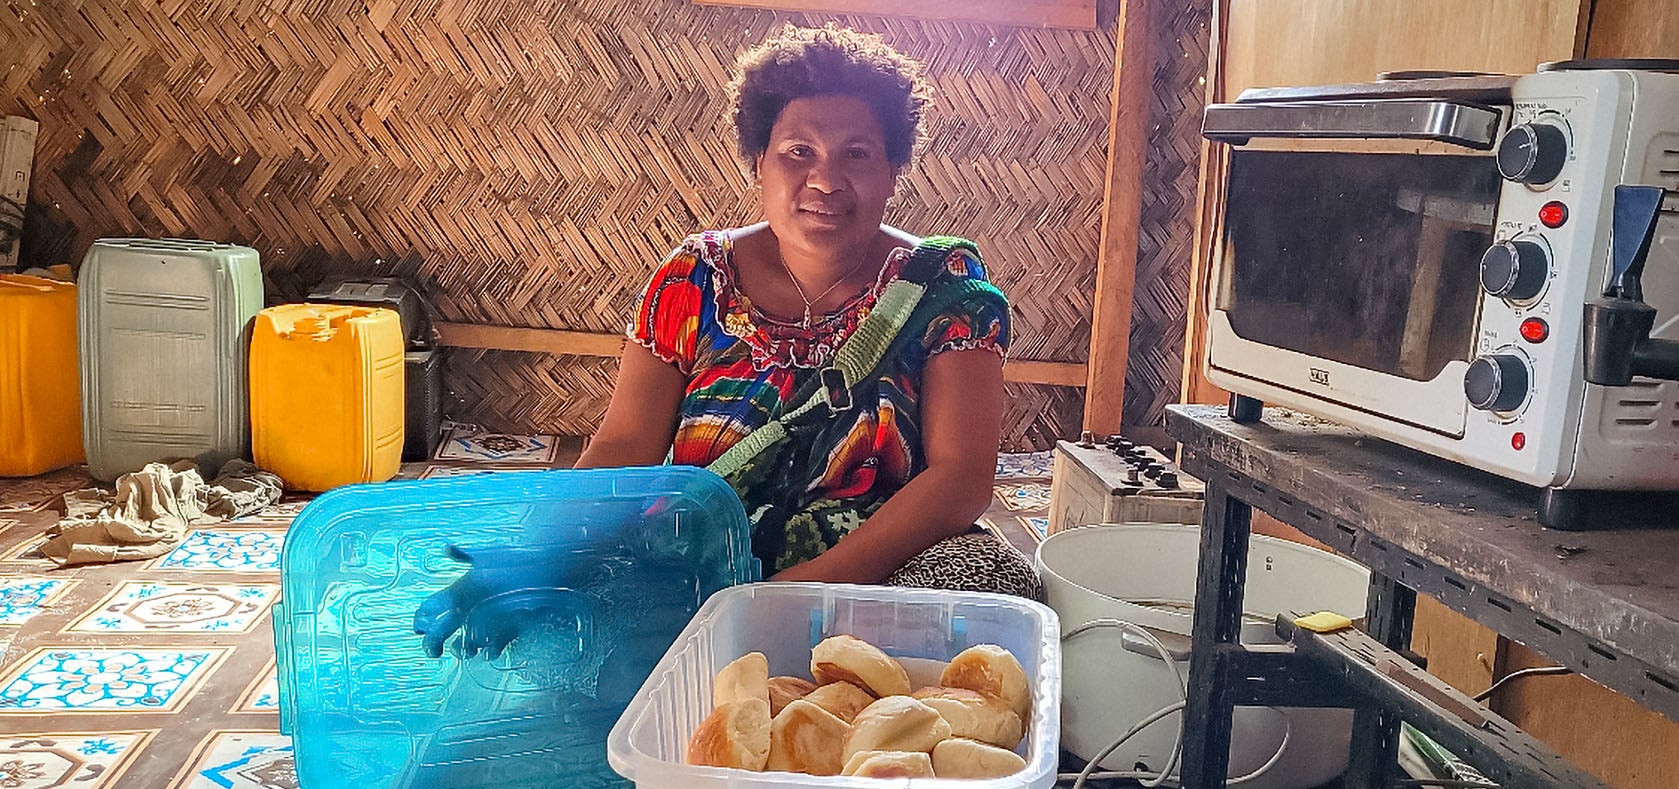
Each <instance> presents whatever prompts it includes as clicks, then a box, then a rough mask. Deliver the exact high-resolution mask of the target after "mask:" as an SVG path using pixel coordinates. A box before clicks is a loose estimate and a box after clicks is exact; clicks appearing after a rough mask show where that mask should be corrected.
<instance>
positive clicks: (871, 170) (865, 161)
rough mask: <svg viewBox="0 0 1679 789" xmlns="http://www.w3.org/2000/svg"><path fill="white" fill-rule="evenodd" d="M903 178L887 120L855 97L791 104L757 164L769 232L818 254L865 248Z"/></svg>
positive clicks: (773, 131)
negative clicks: (889, 146) (890, 147)
mask: <svg viewBox="0 0 1679 789" xmlns="http://www.w3.org/2000/svg"><path fill="white" fill-rule="evenodd" d="M896 180H897V171H896V168H894V167H893V166H892V165H891V164H890V163H888V162H887V161H886V135H885V134H884V133H883V132H882V131H881V129H880V122H879V121H877V120H875V116H874V112H873V111H871V110H870V109H869V105H868V103H867V102H864V101H863V100H862V99H859V98H856V97H853V96H810V97H806V98H801V99H794V100H792V101H790V102H788V103H787V106H786V108H784V109H783V110H782V111H781V117H779V118H777V119H776V121H775V126H774V127H772V128H771V129H770V144H769V148H768V149H767V150H765V151H764V153H763V154H762V155H760V156H759V158H758V184H759V186H760V187H762V189H763V196H764V218H765V219H768V220H769V223H770V229H771V230H773V231H774V232H775V235H776V238H777V239H779V240H780V241H781V242H782V243H783V244H788V243H791V244H793V245H794V246H798V247H803V248H805V249H811V250H824V251H833V252H849V251H860V250H862V249H864V248H866V246H867V244H868V243H869V241H870V240H872V238H873V237H874V234H875V233H877V232H878V231H879V229H880V222H881V219H882V217H884V216H885V214H886V201H887V199H888V198H890V197H891V196H892V188H893V185H894V184H895V182H896Z"/></svg>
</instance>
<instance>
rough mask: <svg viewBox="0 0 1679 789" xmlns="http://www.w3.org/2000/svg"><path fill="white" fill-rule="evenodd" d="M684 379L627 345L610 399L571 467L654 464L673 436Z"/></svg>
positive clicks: (647, 353) (640, 349)
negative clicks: (604, 413)
mask: <svg viewBox="0 0 1679 789" xmlns="http://www.w3.org/2000/svg"><path fill="white" fill-rule="evenodd" d="M687 386H688V381H687V378H686V377H685V376H683V375H682V371H680V370H678V369H676V368H675V367H674V366H672V365H670V364H668V363H666V362H665V361H664V360H662V359H660V358H659V357H657V356H654V355H653V352H652V351H649V350H647V349H646V348H644V347H642V346H640V345H637V344H636V343H633V342H632V343H627V344H626V345H625V346H624V354H623V356H622V357H621V359H620V361H619V364H618V379H617V381H615V382H614V383H613V385H612V400H611V402H610V403H609V404H608V405H607V407H606V416H605V417H604V418H602V419H601V424H600V429H599V430H597V431H595V435H594V437H593V438H591V439H590V440H589V445H588V446H587V447H585V448H584V449H583V454H582V456H580V457H579V458H578V459H577V462H576V463H575V464H573V465H572V468H605V467H616V466H656V465H659V464H660V463H663V462H664V460H665V453H666V452H668V451H670V445H671V441H672V439H674V438H675V436H676V423H677V411H678V409H680V408H681V406H682V394H683V391H684V390H685V389H686V388H687Z"/></svg>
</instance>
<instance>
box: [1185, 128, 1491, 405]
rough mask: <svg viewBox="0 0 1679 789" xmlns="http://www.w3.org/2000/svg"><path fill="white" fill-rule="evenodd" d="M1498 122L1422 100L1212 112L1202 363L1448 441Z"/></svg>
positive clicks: (1487, 211)
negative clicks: (1211, 290) (1218, 198)
mask: <svg viewBox="0 0 1679 789" xmlns="http://www.w3.org/2000/svg"><path fill="white" fill-rule="evenodd" d="M1223 108H1231V111H1228V112H1220V110H1221V109H1223ZM1255 110H1257V111H1255ZM1505 115H1506V113H1505V112H1503V111H1502V110H1499V109H1496V108H1487V107H1484V106H1479V105H1474V104H1468V103H1463V102H1454V101H1427V100H1404V101H1357V102H1327V103H1324V104H1291V105H1269V106H1267V105H1241V104H1237V105H1215V106H1214V107H1210V108H1209V109H1208V115H1207V119H1208V121H1207V127H1206V132H1207V136H1208V137H1210V138H1212V139H1218V140H1223V141H1227V142H1232V143H1236V144H1237V145H1236V146H1235V147H1234V148H1233V149H1232V151H1231V154H1230V159H1229V169H1228V181H1227V183H1228V188H1227V192H1226V203H1225V210H1224V214H1223V221H1222V226H1221V227H1220V228H1219V230H1218V232H1219V238H1220V239H1221V244H1220V246H1219V248H1218V254H1217V256H1216V258H1215V266H1216V269H1217V270H1216V272H1215V274H1214V276H1215V279H1214V282H1215V283H1216V285H1217V293H1216V297H1215V302H1214V313H1213V315H1212V321H1211V326H1210V329H1211V336H1210V343H1209V364H1210V365H1211V366H1212V367H1213V368H1214V369H1216V370H1222V371H1224V372H1226V373H1228V374H1231V375H1236V376H1241V377H1244V378H1248V379H1252V380H1256V381H1260V382H1264V383H1266V384H1269V385H1271V386H1275V387H1281V388H1283V389H1285V390H1292V391H1295V392H1299V393H1301V394H1304V395H1305V396H1307V397H1309V398H1314V399H1322V400H1330V401H1333V402H1336V403H1339V404H1341V405H1343V406H1346V407H1348V408H1351V409H1354V410H1356V411H1362V412H1366V413H1370V414H1374V415H1377V416H1379V417H1380V418H1382V419H1392V420H1398V421H1400V422H1404V423H1408V424H1411V425H1414V426H1417V427H1420V428H1423V429H1426V430H1428V431H1431V432H1434V433H1439V434H1443V435H1447V436H1452V437H1461V436H1462V435H1463V426H1464V420H1465V416H1466V414H1467V411H1468V403H1467V401H1466V399H1465V397H1464V393H1463V374H1464V372H1465V370H1466V369H1467V368H1468V365H1469V362H1470V361H1471V360H1473V358H1474V352H1475V345H1476V343H1475V339H1476V330H1477V325H1476V324H1477V318H1478V316H1479V314H1480V308H1481V301H1482V292H1481V285H1480V262H1481V256H1482V254H1484V253H1485V252H1486V250H1487V248H1488V247H1489V246H1491V245H1492V243H1493V241H1494V224H1495V218H1496V215H1497V208H1498V195H1499V189H1500V186H1501V184H1502V179H1501V178H1500V176H1499V174H1498V170H1497V166H1496V162H1495V159H1494V156H1493V154H1492V153H1491V148H1492V147H1493V143H1494V141H1496V140H1497V138H1498V135H1499V133H1500V132H1501V131H1502V125H1503V123H1504V122H1505V121H1504V116H1505Z"/></svg>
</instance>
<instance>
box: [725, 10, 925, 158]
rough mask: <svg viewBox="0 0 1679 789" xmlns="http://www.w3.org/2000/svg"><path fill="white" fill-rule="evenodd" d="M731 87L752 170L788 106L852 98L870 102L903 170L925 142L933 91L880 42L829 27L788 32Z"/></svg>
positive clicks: (741, 68)
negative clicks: (803, 100) (816, 98)
mask: <svg viewBox="0 0 1679 789" xmlns="http://www.w3.org/2000/svg"><path fill="white" fill-rule="evenodd" d="M735 73H736V76H735V78H734V80H733V81H732V82H730V83H729V105H730V109H731V111H732V112H733V115H734V121H735V133H736V135H737V136H738V138H739V139H738V145H739V150H740V156H741V159H742V160H743V161H745V162H746V166H747V167H748V168H749V169H750V168H752V167H754V166H755V165H756V163H757V160H758V157H759V155H761V154H763V153H764V151H766V150H768V149H769V145H770V129H771V127H773V126H775V121H776V119H777V118H779V117H781V111H782V110H783V109H785V108H786V107H787V104H788V102H791V101H792V100H794V99H799V98H805V97H807V96H835V95H838V96H854V97H856V98H859V99H862V100H863V101H864V102H867V103H868V105H869V107H870V109H872V110H873V111H874V115H875V120H877V121H879V122H880V128H881V131H882V132H884V133H885V135H886V159H887V161H888V162H890V163H891V164H892V166H893V167H894V168H902V167H903V166H904V165H907V164H909V163H910V161H911V160H913V159H914V158H915V153H916V149H917V148H919V147H920V145H921V142H922V131H921V116H922V112H923V110H924V109H925V108H926V107H927V105H928V104H929V103H931V102H932V98H933V87H932V85H931V84H929V83H928V82H927V80H926V78H925V77H924V76H923V74H922V67H921V64H920V63H918V62H916V61H914V60H912V59H910V58H908V57H906V56H904V55H903V54H902V53H900V52H898V51H897V50H895V49H893V48H891V47H889V46H887V45H886V44H885V43H884V42H882V41H881V40H880V36H877V35H872V34H866V33H859V32H857V31H855V30H849V29H846V28H842V27H839V26H838V25H835V24H834V23H832V22H830V23H828V24H827V25H826V26H824V27H817V28H806V27H796V26H794V25H791V24H789V25H787V26H786V27H785V28H782V30H781V32H780V33H778V34H776V35H774V36H771V37H770V38H769V39H768V40H766V41H764V43H762V44H759V45H757V46H755V47H753V48H752V49H749V50H747V51H746V53H745V54H742V55H741V56H740V60H738V61H736V62H735Z"/></svg>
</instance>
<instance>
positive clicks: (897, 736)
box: [845, 696, 950, 762]
mask: <svg viewBox="0 0 1679 789" xmlns="http://www.w3.org/2000/svg"><path fill="white" fill-rule="evenodd" d="M949 738H950V724H949V723H946V722H945V720H944V718H942V717H940V716H939V712H938V710H935V709H933V708H932V707H929V706H927V705H925V704H922V703H921V702H919V701H916V700H915V699H912V698H910V697H908V696H887V697H886V698H884V699H881V700H880V701H877V702H875V703H873V704H870V705H869V706H868V709H865V710H863V711H862V712H859V713H857V720H855V721H853V722H852V724H851V735H850V736H849V737H846V739H845V760H846V761H847V762H850V761H851V757H852V756H853V755H854V754H856V753H857V752H858V751H920V752H922V753H927V752H928V751H931V750H933V746H935V745H938V744H939V743H940V742H942V741H944V740H947V739H949Z"/></svg>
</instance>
